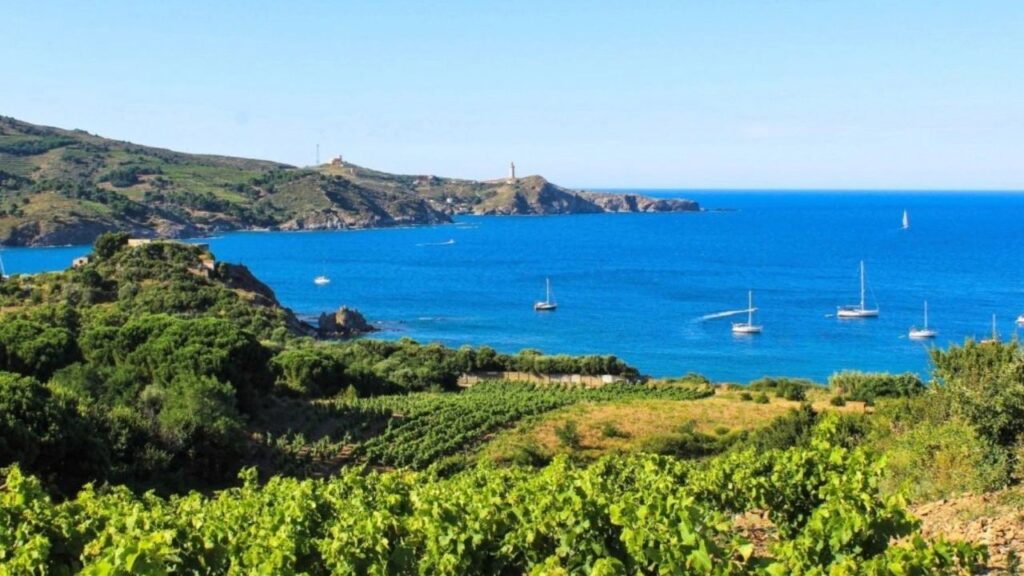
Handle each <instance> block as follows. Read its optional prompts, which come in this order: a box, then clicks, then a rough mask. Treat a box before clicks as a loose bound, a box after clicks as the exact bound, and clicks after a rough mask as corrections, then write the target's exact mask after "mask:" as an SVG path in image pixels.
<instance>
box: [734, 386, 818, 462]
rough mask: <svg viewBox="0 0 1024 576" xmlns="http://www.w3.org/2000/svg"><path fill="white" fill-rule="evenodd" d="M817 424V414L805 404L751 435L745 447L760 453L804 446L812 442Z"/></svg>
mask: <svg viewBox="0 0 1024 576" xmlns="http://www.w3.org/2000/svg"><path fill="white" fill-rule="evenodd" d="M765 399H767V396H765ZM817 422H818V414H817V412H815V411H814V408H812V407H811V405H810V404H807V403H804V404H801V405H800V407H799V408H790V409H789V410H788V411H787V412H786V413H785V414H783V415H782V416H779V417H777V418H775V419H774V420H772V421H771V422H770V423H769V424H768V425H767V426H765V427H764V428H761V429H760V430H755V431H753V432H752V433H750V435H749V437H748V441H747V442H745V443H744V446H753V447H754V448H756V449H757V450H758V451H759V452H763V451H767V450H774V449H785V448H791V447H793V446H803V445H806V444H807V443H808V441H809V440H810V438H811V433H812V431H813V430H814V425H815V424H816V423H817Z"/></svg>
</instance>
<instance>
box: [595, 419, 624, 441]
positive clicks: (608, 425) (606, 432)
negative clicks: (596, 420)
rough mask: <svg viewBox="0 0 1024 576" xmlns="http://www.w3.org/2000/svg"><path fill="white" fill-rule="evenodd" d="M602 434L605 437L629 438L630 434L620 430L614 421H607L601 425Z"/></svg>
mask: <svg viewBox="0 0 1024 576" xmlns="http://www.w3.org/2000/svg"><path fill="white" fill-rule="evenodd" d="M601 436H604V437H605V438H628V437H629V434H626V433H625V432H623V431H622V430H620V429H619V427H618V426H616V425H615V423H614V422H605V423H604V424H602V425H601Z"/></svg>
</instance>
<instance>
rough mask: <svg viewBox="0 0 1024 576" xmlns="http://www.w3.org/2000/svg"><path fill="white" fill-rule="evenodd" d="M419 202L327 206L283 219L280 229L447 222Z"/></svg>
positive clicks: (448, 217)
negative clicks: (366, 207)
mask: <svg viewBox="0 0 1024 576" xmlns="http://www.w3.org/2000/svg"><path fill="white" fill-rule="evenodd" d="M416 204H418V206H414V207H411V209H407V207H404V206H402V205H400V204H397V203H396V204H391V205H388V206H387V207H384V208H381V207H378V208H376V209H373V210H365V211H364V210H352V211H346V210H341V209H326V210H318V211H315V212H308V213H306V214H302V215H301V216H298V217H295V218H292V219H290V220H288V221H286V222H283V223H282V224H281V225H280V226H279V227H278V228H279V229H280V230H359V229H364V228H384V227H392V226H412V225H422V224H446V223H449V222H451V217H450V216H448V215H447V214H445V213H444V212H441V211H439V210H435V209H433V208H431V207H430V206H428V205H427V203H426V202H422V204H420V202H416Z"/></svg>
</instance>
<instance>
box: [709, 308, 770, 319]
mask: <svg viewBox="0 0 1024 576" xmlns="http://www.w3.org/2000/svg"><path fill="white" fill-rule="evenodd" d="M748 311H749V309H748V308H744V309H742V310H727V311H725V312H715V313H714V314H705V315H704V316H701V317H700V318H698V319H697V320H698V321H699V322H704V321H706V320H715V319H717V318H728V317H729V316H737V315H739V314H746V313H747V312H748ZM754 311H757V308H754Z"/></svg>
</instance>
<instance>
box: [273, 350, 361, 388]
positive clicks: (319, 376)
mask: <svg viewBox="0 0 1024 576" xmlns="http://www.w3.org/2000/svg"><path fill="white" fill-rule="evenodd" d="M270 368H271V370H272V371H273V373H274V378H275V379H274V383H275V386H276V387H277V389H278V390H281V391H284V392H286V393H289V394H296V395H299V396H329V395H332V394H334V393H336V392H337V391H338V390H340V389H341V387H342V385H343V383H344V382H345V363H344V359H343V357H342V352H341V351H340V349H339V347H338V346H295V347H289V348H285V349H284V350H282V351H281V352H279V353H278V354H277V355H276V356H274V357H273V358H272V359H271V361H270ZM353 391H354V388H353Z"/></svg>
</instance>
